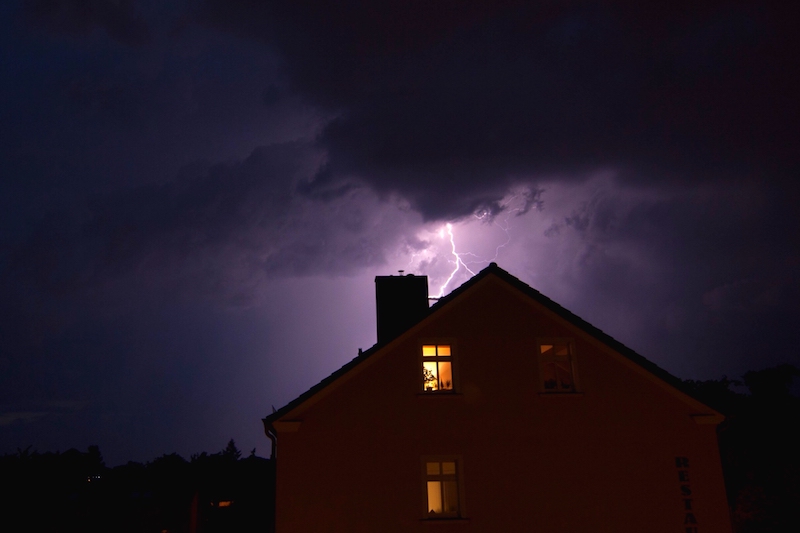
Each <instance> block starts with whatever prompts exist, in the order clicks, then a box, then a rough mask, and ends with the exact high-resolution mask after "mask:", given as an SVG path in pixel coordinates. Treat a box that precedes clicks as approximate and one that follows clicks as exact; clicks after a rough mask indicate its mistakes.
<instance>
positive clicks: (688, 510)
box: [675, 457, 698, 533]
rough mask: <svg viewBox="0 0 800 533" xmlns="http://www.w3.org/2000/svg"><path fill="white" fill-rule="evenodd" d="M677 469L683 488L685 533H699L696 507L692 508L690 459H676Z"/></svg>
mask: <svg viewBox="0 0 800 533" xmlns="http://www.w3.org/2000/svg"><path fill="white" fill-rule="evenodd" d="M675 467H676V468H677V469H678V481H679V482H680V487H681V489H680V490H681V498H682V499H683V512H684V513H685V514H684V517H683V526H684V528H685V533H698V529H697V518H695V516H694V507H693V506H692V502H693V500H692V486H691V484H690V478H689V458H688V457H676V458H675Z"/></svg>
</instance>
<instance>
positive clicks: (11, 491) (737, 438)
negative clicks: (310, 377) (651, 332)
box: [0, 365, 800, 533]
mask: <svg viewBox="0 0 800 533" xmlns="http://www.w3.org/2000/svg"><path fill="white" fill-rule="evenodd" d="M798 376H800V370H798V369H797V368H796V367H794V366H791V365H780V366H777V367H774V368H768V369H765V370H760V371H751V372H747V373H746V374H745V375H744V376H743V377H742V379H741V380H731V379H728V378H727V377H723V378H722V379H718V380H708V381H693V380H686V381H684V386H685V388H686V389H687V390H688V391H689V392H691V393H692V394H693V395H694V396H695V397H696V398H698V399H699V400H701V401H703V402H704V403H706V404H707V405H709V406H711V407H713V408H715V409H717V410H719V411H720V412H722V413H723V414H725V416H726V419H725V421H724V422H723V423H722V424H721V425H720V426H719V428H718V431H719V444H720V453H721V458H722V465H723V469H724V472H725V483H726V487H727V494H728V501H729V505H730V509H731V518H732V521H733V526H734V532H735V533H772V532H775V533H777V532H786V531H800V518H799V517H798V514H799V513H798V510H800V398H798V397H797V396H794V395H793V394H792V393H791V387H792V382H793V379H794V378H796V377H798ZM745 390H747V391H748V392H744V391H745ZM389 483H390V481H389ZM0 486H2V495H0V498H2V499H1V500H0V501H1V502H2V503H0V511H1V512H2V515H1V516H2V518H0V530H1V531H9V532H12V531H25V532H39V531H42V532H44V531H46V532H54V533H60V532H89V533H92V532H101V531H102V532H106V531H118V532H131V533H133V532H136V533H138V532H156V533H183V532H186V533H213V532H222V531H237V532H246V531H258V532H266V533H271V532H272V531H273V530H274V519H273V518H274V512H275V509H274V505H275V504H274V502H275V492H274V487H275V463H274V462H273V461H272V460H270V459H263V458H260V457H257V456H256V455H255V450H253V452H252V453H251V454H250V456H249V457H247V458H242V457H241V452H240V451H239V450H238V449H237V448H236V444H235V443H234V442H233V440H231V441H230V442H229V443H228V445H227V447H226V448H225V449H223V450H222V451H220V452H218V453H214V454H207V453H201V454H199V455H193V456H192V457H191V458H190V460H188V461H187V460H186V459H184V458H183V457H181V456H180V455H177V454H174V453H173V454H170V455H163V456H161V457H159V458H157V459H155V460H153V461H151V462H148V463H146V464H141V463H134V462H129V463H128V464H126V465H122V466H117V467H114V468H108V467H106V466H105V465H104V463H103V458H102V455H101V454H100V450H99V449H98V447H97V446H90V447H89V449H88V451H86V452H79V451H77V450H74V449H73V450H68V451H66V452H64V453H38V452H35V451H33V452H31V451H30V449H26V450H19V451H18V453H16V454H6V455H4V456H3V457H0Z"/></svg>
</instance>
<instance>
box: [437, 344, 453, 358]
mask: <svg viewBox="0 0 800 533" xmlns="http://www.w3.org/2000/svg"><path fill="white" fill-rule="evenodd" d="M437 348H438V352H439V355H444V356H449V355H450V346H448V345H446V344H440V345H439V346H437Z"/></svg>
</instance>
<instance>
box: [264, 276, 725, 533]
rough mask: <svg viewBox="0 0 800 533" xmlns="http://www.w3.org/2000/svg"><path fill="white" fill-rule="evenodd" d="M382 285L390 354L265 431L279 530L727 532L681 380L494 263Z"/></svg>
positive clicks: (375, 352)
mask: <svg viewBox="0 0 800 533" xmlns="http://www.w3.org/2000/svg"><path fill="white" fill-rule="evenodd" d="M375 281H376V295H377V308H378V343H377V344H376V345H375V346H373V347H372V348H370V349H369V350H367V351H365V352H363V353H360V354H359V356H358V357H356V358H355V359H354V360H352V361H351V362H350V363H348V364H346V365H345V366H343V367H342V368H341V369H339V370H338V371H336V372H334V373H333V374H332V375H331V376H329V377H328V378H326V379H325V380H323V381H322V382H321V383H319V384H318V385H316V386H314V387H312V388H311V389H310V390H309V391H307V392H306V393H304V394H303V395H301V396H300V397H299V398H297V399H295V400H294V401H292V402H291V403H289V404H288V405H286V406H285V407H283V408H281V409H279V410H278V411H276V412H274V413H273V414H271V415H270V416H268V417H267V418H265V419H264V425H265V429H266V431H267V434H268V436H269V437H270V438H271V439H273V443H275V442H277V500H276V531H277V532H278V533H287V532H306V531H315V532H316V531H337V532H338V531H347V532H350V533H352V532H361V531H363V532H376V531H381V532H393V531H398V532H399V531H403V532H409V531H421V532H422V531H432V530H435V531H437V532H445V531H446V532H451V531H452V532H462V531H463V532H468V531H469V532H477V531H482V532H499V531H507V532H516V531H543V532H547V531H550V532H556V531H557V532H605V531H609V532H611V531H613V532H646V533H658V532H664V533H666V532H671V533H674V532H681V533H712V532H714V533H717V532H720V533H721V532H725V533H730V531H731V526H730V520H729V513H728V506H727V502H726V498H725V489H724V485H723V477H722V469H721V465H720V457H719V451H718V446H717V437H716V426H717V424H719V423H720V422H721V421H722V419H723V417H722V416H721V415H720V414H719V413H717V412H715V411H714V410H712V409H710V408H709V407H707V406H705V405H703V404H702V403H700V402H699V401H697V400H695V399H694V398H692V397H690V396H689V395H687V394H686V393H684V392H682V391H681V386H680V381H679V380H678V379H677V378H675V377H673V376H671V375H670V374H668V373H667V372H665V371H664V370H662V369H661V368H659V367H658V366H656V365H655V364H653V363H651V362H649V361H647V360H646V359H644V358H643V357H641V356H640V355H638V354H636V353H635V352H633V351H632V350H630V349H629V348H626V347H625V346H623V345H622V344H621V343H619V342H617V341H615V340H614V339H613V338H611V337H610V336H608V335H607V334H605V333H603V332H602V331H600V330H599V329H597V328H595V327H593V326H591V325H590V324H588V323H586V322H585V321H583V320H582V319H580V318H578V317H577V316H575V315H573V314H572V313H570V312H569V311H567V310H566V309H564V308H562V307H561V306H559V305H558V304H556V303H555V302H553V301H552V300H550V299H548V298H546V297H545V296H543V295H542V294H540V293H539V292H537V291H536V290H534V289H532V288H531V287H529V286H528V285H526V284H524V283H523V282H521V281H520V280H518V279H517V278H515V277H513V276H512V275H510V274H509V273H507V272H506V271H504V270H503V269H501V268H499V267H498V266H497V265H496V264H494V263H493V264H491V265H490V266H489V267H487V268H486V269H484V270H483V271H481V272H480V273H479V274H478V275H476V276H475V277H473V278H472V279H470V280H469V281H468V282H466V283H465V284H464V285H462V286H461V287H460V288H458V289H456V290H455V291H453V292H452V293H451V294H450V295H448V296H447V297H445V298H442V299H441V300H439V301H438V302H437V303H436V304H435V305H433V306H432V307H428V294H427V279H426V278H425V277H424V276H379V277H377V278H376V280H375ZM431 528H433V529H431Z"/></svg>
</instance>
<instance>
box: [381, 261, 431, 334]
mask: <svg viewBox="0 0 800 533" xmlns="http://www.w3.org/2000/svg"><path fill="white" fill-rule="evenodd" d="M400 272H401V274H402V271H400ZM375 301H376V304H377V311H378V343H382V342H386V341H389V340H391V339H393V338H394V337H396V336H397V335H399V334H400V333H402V332H403V331H405V330H406V329H408V328H409V327H410V326H411V325H412V324H414V323H415V322H416V321H418V320H419V319H421V318H422V317H423V316H425V314H426V313H427V312H428V276H415V275H413V274H408V275H406V276H403V275H400V276H376V277H375Z"/></svg>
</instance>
